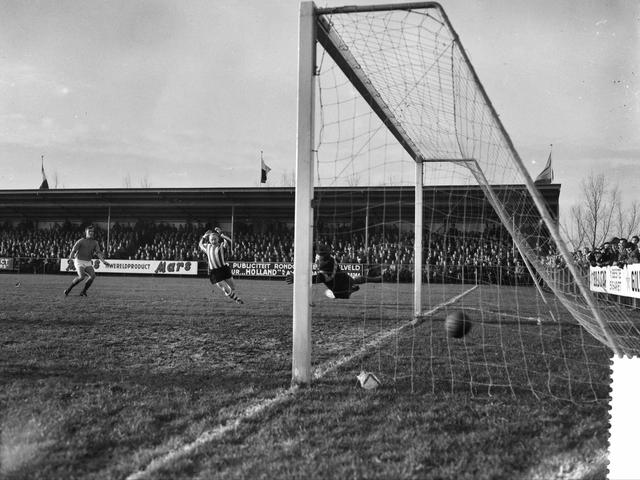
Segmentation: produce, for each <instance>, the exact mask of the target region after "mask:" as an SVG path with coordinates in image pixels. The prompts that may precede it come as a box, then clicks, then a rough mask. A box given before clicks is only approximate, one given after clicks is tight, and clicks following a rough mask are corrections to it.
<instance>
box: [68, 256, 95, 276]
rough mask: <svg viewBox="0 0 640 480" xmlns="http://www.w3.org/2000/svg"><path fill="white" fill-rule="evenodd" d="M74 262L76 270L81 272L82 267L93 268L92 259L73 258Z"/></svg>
mask: <svg viewBox="0 0 640 480" xmlns="http://www.w3.org/2000/svg"><path fill="white" fill-rule="evenodd" d="M73 264H74V265H75V266H76V272H78V273H80V268H93V262H92V261H91V260H78V259H77V258H74V259H73Z"/></svg>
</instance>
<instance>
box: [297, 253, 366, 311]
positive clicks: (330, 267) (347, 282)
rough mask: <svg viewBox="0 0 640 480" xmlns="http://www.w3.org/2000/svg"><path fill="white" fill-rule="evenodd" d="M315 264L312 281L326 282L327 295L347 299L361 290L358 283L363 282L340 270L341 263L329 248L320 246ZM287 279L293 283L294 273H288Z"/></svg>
mask: <svg viewBox="0 0 640 480" xmlns="http://www.w3.org/2000/svg"><path fill="white" fill-rule="evenodd" d="M315 265H316V267H317V272H316V273H315V274H313V276H312V277H311V283H313V284H316V283H324V285H325V286H326V287H327V291H326V292H325V294H326V295H327V297H329V298H340V299H347V298H350V297H351V294H352V293H354V292H357V291H358V290H360V287H359V286H358V285H356V283H361V282H359V281H358V280H356V279H354V278H352V277H351V276H350V275H348V274H347V273H345V272H343V271H342V270H340V263H339V262H338V261H337V260H336V259H335V257H333V256H332V255H331V253H330V250H329V248H327V247H325V246H321V247H319V248H318V252H317V253H316V258H315ZM286 281H287V283H289V284H291V283H293V274H289V275H287V277H286Z"/></svg>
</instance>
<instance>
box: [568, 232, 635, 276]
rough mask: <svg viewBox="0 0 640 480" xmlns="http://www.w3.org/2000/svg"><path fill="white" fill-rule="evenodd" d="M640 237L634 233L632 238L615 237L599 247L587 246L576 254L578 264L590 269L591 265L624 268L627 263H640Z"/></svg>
mask: <svg viewBox="0 0 640 480" xmlns="http://www.w3.org/2000/svg"><path fill="white" fill-rule="evenodd" d="M639 240H640V239H639V238H638V236H637V235H634V236H633V237H631V238H630V239H628V240H627V239H626V238H618V237H613V238H612V239H611V241H609V242H605V243H603V244H602V245H600V246H599V247H596V248H594V249H590V248H588V247H585V248H583V249H581V250H578V251H577V252H575V254H574V259H575V261H576V263H577V264H578V265H580V266H581V267H583V268H585V269H588V268H589V266H591V267H610V266H614V265H615V266H617V267H619V268H624V267H625V266H627V265H632V264H635V263H640V247H639V246H638V242H639Z"/></svg>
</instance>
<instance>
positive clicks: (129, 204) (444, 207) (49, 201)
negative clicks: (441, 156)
mask: <svg viewBox="0 0 640 480" xmlns="http://www.w3.org/2000/svg"><path fill="white" fill-rule="evenodd" d="M495 188H497V189H499V190H500V191H504V192H507V191H519V190H522V189H524V186H522V185H515V186H514V185H501V186H499V187H495ZM538 188H539V190H540V192H541V193H542V195H543V197H544V199H545V201H546V203H547V205H548V207H549V209H550V211H551V212H552V214H553V215H554V216H555V217H556V218H557V214H558V201H559V196H560V184H548V185H539V186H538ZM414 193H415V192H414V189H413V187H387V186H377V187H359V186H355V187H322V188H319V189H317V193H316V202H318V203H319V204H320V205H322V202H323V201H325V202H326V201H327V199H328V198H331V205H332V209H337V210H336V213H337V214H338V215H340V214H341V213H342V214H344V215H347V216H348V215H353V212H354V211H355V210H357V209H360V208H366V207H367V206H369V207H372V208H375V206H381V205H383V204H386V205H389V204H395V205H399V206H400V208H402V209H405V208H406V209H407V211H408V213H407V216H406V218H408V219H409V218H412V214H411V213H409V211H411V212H412V211H413V204H414ZM462 198H465V199H467V201H465V202H464V208H465V212H466V215H467V216H469V215H471V214H472V213H473V212H472V211H473V210H474V209H478V210H479V211H480V210H482V211H484V212H485V214H486V212H487V209H488V210H489V211H492V209H491V207H489V206H488V203H487V202H486V200H485V199H484V194H483V193H482V190H481V189H480V187H468V186H428V187H425V188H424V202H425V207H426V206H427V205H429V206H432V207H433V208H434V211H436V212H445V211H448V210H449V209H451V208H455V206H456V205H459V204H460V201H459V200H460V199H462ZM469 199H471V201H469ZM325 204H327V203H325ZM294 206H295V189H294V188H292V187H276V188H272V187H261V188H138V189H135V188H133V189H124V188H118V189H52V190H0V221H2V222H5V221H10V222H16V221H25V220H29V221H63V220H71V221H74V220H83V221H84V220H86V221H91V222H100V221H106V219H107V217H108V216H109V215H110V217H111V219H112V221H118V220H120V221H124V220H138V219H142V220H152V221H192V222H205V223H206V222H209V221H218V222H223V221H228V220H230V219H231V217H232V215H233V217H234V219H235V220H236V221H243V220H249V219H255V218H262V219H264V220H266V221H274V222H275V221H292V220H293V218H294Z"/></svg>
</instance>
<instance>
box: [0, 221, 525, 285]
mask: <svg viewBox="0 0 640 480" xmlns="http://www.w3.org/2000/svg"><path fill="white" fill-rule="evenodd" d="M83 227H84V226H83V225H73V224H70V223H65V224H62V225H54V226H52V227H50V228H44V229H38V228H36V227H35V226H34V225H29V224H24V225H19V226H11V225H8V224H7V225H4V227H3V228H2V230H1V232H0V257H10V258H20V259H21V263H22V264H23V265H25V264H26V265H27V268H28V269H29V268H33V269H34V270H40V271H43V270H44V271H47V272H49V271H56V269H57V261H58V259H59V258H68V256H69V253H70V252H71V248H72V247H73V244H74V243H75V241H77V240H78V239H79V238H82V237H83V236H84V228H83ZM209 227H210V226H209V225H189V224H187V225H182V224H181V225H177V226H175V225H167V224H154V223H138V224H136V225H120V224H118V223H115V224H113V225H112V226H111V228H110V230H109V232H108V233H107V232H106V231H105V230H104V229H101V228H96V239H97V240H98V241H99V242H100V243H101V245H102V246H103V250H104V251H105V253H106V255H107V257H108V258H114V259H132V260H182V261H202V262H204V260H205V259H204V255H203V253H202V252H201V251H199V249H198V246H197V245H198V240H199V239H200V237H201V235H202V232H203V231H205V230H206V229H207V228H209ZM503 233H504V232H499V231H497V230H493V231H489V232H487V233H484V234H481V233H478V232H475V233H473V232H471V233H470V232H459V231H457V230H456V229H455V227H452V228H451V229H450V230H449V231H448V232H446V233H430V234H428V235H426V236H425V238H424V240H423V245H424V247H425V252H424V256H423V262H424V263H425V268H424V276H425V279H428V280H432V281H439V280H444V281H464V280H470V281H471V280H481V279H484V280H486V281H489V282H495V281H503V282H507V283H512V282H516V281H518V278H520V277H522V281H524V278H525V277H526V275H525V273H526V272H525V270H524V267H523V264H522V261H521V260H520V258H519V255H518V254H517V251H516V249H515V248H514V247H513V245H512V243H511V241H510V240H505V238H507V237H506V236H505V235H503ZM319 240H321V241H323V242H325V243H329V244H331V245H332V247H333V252H334V254H335V256H336V257H337V259H338V260H339V261H340V262H341V263H360V264H366V265H367V267H368V268H369V267H370V268H369V269H370V271H371V275H374V276H379V277H381V278H383V279H387V280H391V279H400V280H401V281H404V280H411V278H412V276H413V262H414V251H413V233H412V232H408V231H405V232H401V231H400V230H399V229H398V228H397V227H394V226H386V227H384V228H382V227H380V228H378V229H372V230H371V231H370V232H369V234H368V236H367V238H366V239H365V236H364V235H363V234H362V233H357V234H356V233H352V232H351V233H347V232H343V233H335V232H334V233H332V234H331V235H330V236H326V235H325V236H323V237H322V238H320V239H319ZM107 243H108V246H109V248H108V250H107V248H106V245H107ZM367 245H368V246H367ZM228 258H229V259H230V260H237V261H247V262H278V263H279V262H292V261H293V230H292V229H291V228H287V227H285V226H282V225H280V226H275V228H274V227H272V228H270V229H269V230H268V231H266V232H262V233H257V232H255V231H253V230H252V229H251V228H249V227H246V226H244V227H243V226H238V228H237V230H236V231H235V232H234V246H233V251H232V252H231V253H230V254H229V255H228Z"/></svg>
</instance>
